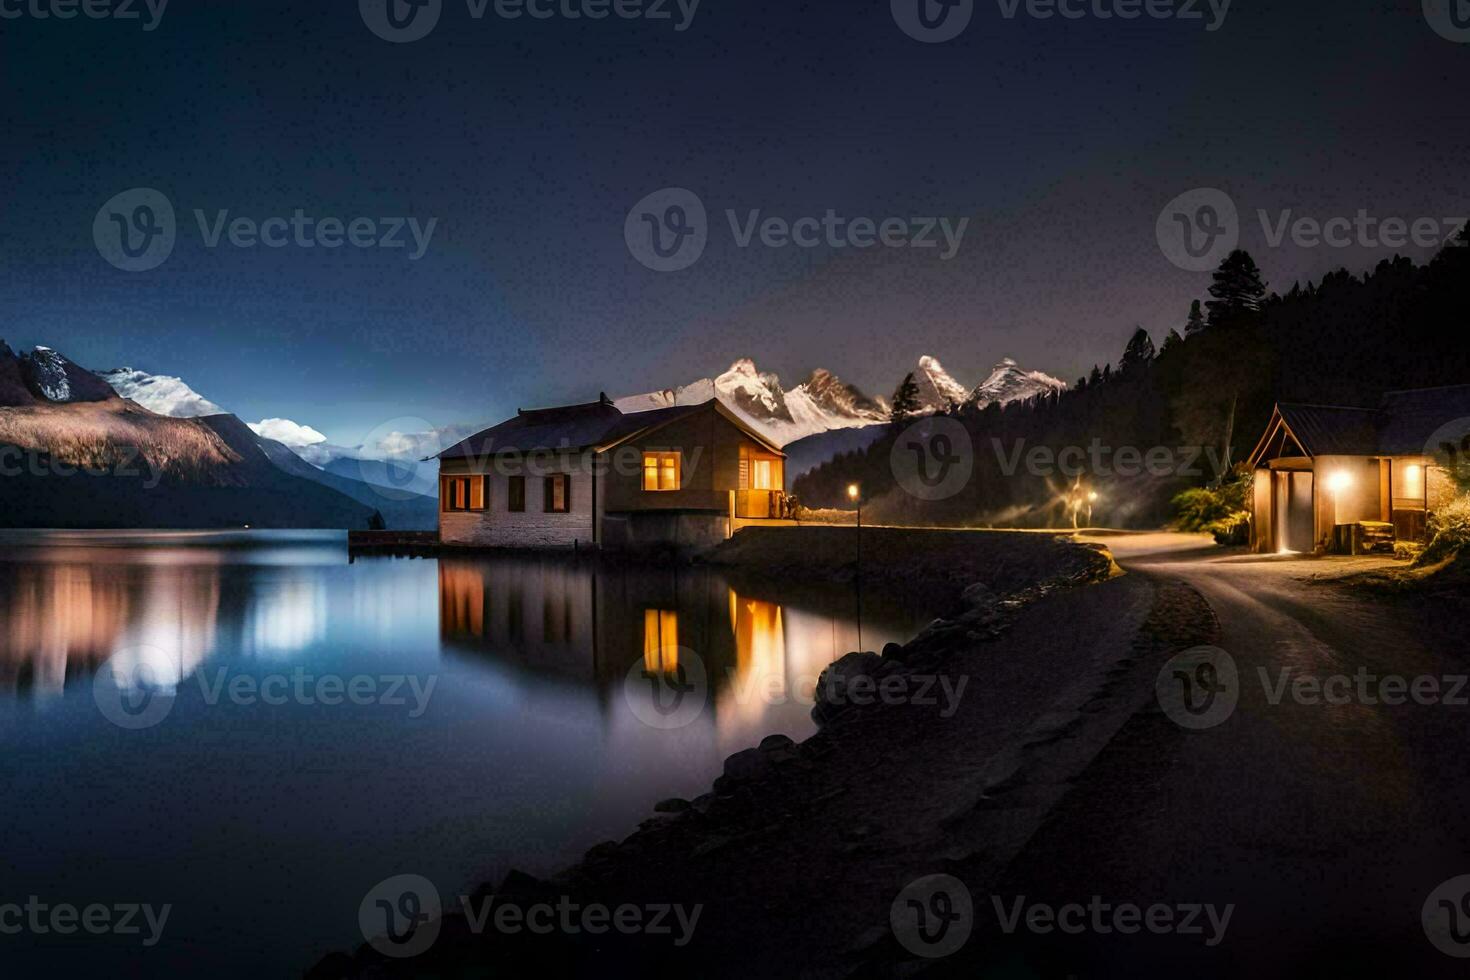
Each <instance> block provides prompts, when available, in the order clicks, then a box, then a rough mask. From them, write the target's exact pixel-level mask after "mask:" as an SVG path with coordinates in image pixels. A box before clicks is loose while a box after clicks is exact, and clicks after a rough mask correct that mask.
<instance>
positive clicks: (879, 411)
mask: <svg viewBox="0 0 1470 980" xmlns="http://www.w3.org/2000/svg"><path fill="white" fill-rule="evenodd" d="M797 392H803V393H805V395H806V397H807V398H809V399H810V400H811V403H812V405H813V406H815V407H816V408H818V409H820V410H821V411H823V412H825V413H827V414H828V415H831V416H834V417H838V418H850V419H866V420H868V421H870V422H886V421H888V405H887V403H886V402H884V401H883V399H881V398H869V397H868V396H867V395H865V394H863V392H862V391H861V390H860V389H859V388H858V387H857V386H856V385H850V384H848V383H847V382H846V381H843V380H842V379H841V378H839V377H837V375H835V374H833V373H832V372H831V371H827V370H825V369H823V368H817V369H816V370H815V371H813V372H812V373H811V375H810V376H809V377H808V378H807V379H806V380H805V381H803V382H802V383H801V384H799V385H797V386H796V388H795V389H793V391H792V392H791V394H792V395H795V394H796V393H797ZM788 400H789V399H788Z"/></svg>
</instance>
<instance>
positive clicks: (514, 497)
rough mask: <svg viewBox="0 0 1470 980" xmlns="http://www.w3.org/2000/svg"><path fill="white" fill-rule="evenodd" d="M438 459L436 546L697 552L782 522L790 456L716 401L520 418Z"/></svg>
mask: <svg viewBox="0 0 1470 980" xmlns="http://www.w3.org/2000/svg"><path fill="white" fill-rule="evenodd" d="M438 459H439V540H440V542H441V543H444V544H458V545H478V546H485V547H505V548H604V547H606V548H631V547H645V546H647V547H674V548H678V549H681V550H698V549H701V548H705V547H709V546H711V545H713V544H716V543H718V542H720V541H723V540H724V539H726V538H728V537H730V535H732V534H734V533H735V531H736V530H738V529H739V528H741V527H743V526H745V525H747V524H751V523H776V524H780V523H790V521H789V517H790V513H789V511H790V507H789V502H788V500H787V497H786V494H785V492H784V489H783V488H784V486H785V463H786V455H785V454H784V453H783V452H782V451H781V449H780V448H779V447H778V446H776V445H774V444H772V443H771V442H770V441H768V440H767V439H766V438H765V437H764V436H763V435H761V434H760V433H759V432H757V431H756V430H755V429H753V428H751V427H750V426H749V425H747V424H746V423H745V422H744V421H742V420H741V419H740V418H739V417H738V416H736V415H735V414H734V413H732V412H731V411H730V410H729V409H728V408H726V407H725V406H724V405H722V404H721V403H720V402H719V401H718V400H715V399H710V400H709V401H706V402H703V403H700V404H697V405H678V406H671V407H668V408H660V409H654V410H652V411H647V412H628V413H625V412H622V411H620V410H619V409H618V408H617V407H616V406H614V405H613V404H612V402H611V401H610V400H608V399H607V397H606V396H603V397H602V398H601V399H599V400H598V401H595V402H591V403H589V404H584V405H568V406H564V407H559V408H546V409H535V410H529V411H520V412H517V413H516V416H515V417H514V418H511V419H507V420H506V421H504V422H502V423H500V424H499V425H496V426H492V427H491V428H489V429H486V430H484V431H483V432H479V433H476V434H475V435H473V436H470V437H469V438H468V439H465V440H464V441H462V442H460V443H458V444H456V445H454V446H451V447H450V448H448V449H446V450H445V451H444V452H442V453H440V454H439V457H438Z"/></svg>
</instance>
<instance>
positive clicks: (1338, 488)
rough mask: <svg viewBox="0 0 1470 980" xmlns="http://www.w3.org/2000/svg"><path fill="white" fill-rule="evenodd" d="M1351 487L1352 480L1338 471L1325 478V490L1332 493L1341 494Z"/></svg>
mask: <svg viewBox="0 0 1470 980" xmlns="http://www.w3.org/2000/svg"><path fill="white" fill-rule="evenodd" d="M1352 485H1353V478H1352V477H1351V476H1349V475H1348V474H1347V473H1345V472H1343V471H1342V470H1338V471H1337V472H1336V473H1334V474H1332V475H1331V476H1329V477H1328V478H1327V489H1329V490H1331V491H1332V492H1333V493H1342V492H1343V491H1344V490H1346V489H1347V488H1348V487H1350V486H1352Z"/></svg>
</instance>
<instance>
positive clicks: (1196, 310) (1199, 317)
mask: <svg viewBox="0 0 1470 980" xmlns="http://www.w3.org/2000/svg"><path fill="white" fill-rule="evenodd" d="M1204 328H1205V315H1204V313H1203V311H1201V310H1200V306H1199V300H1195V301H1194V302H1193V303H1190V304H1189V319H1188V320H1186V321H1185V323H1184V332H1185V334H1187V335H1189V336H1191V337H1192V336H1194V335H1195V334H1197V333H1199V332H1200V331H1202V330H1204Z"/></svg>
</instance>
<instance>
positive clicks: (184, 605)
mask: <svg viewBox="0 0 1470 980" xmlns="http://www.w3.org/2000/svg"><path fill="white" fill-rule="evenodd" d="M219 595H220V579H219V569H218V568H216V567H212V566H202V567H193V568H176V567H166V566H157V567H151V568H149V569H148V572H147V581H146V582H145V583H144V584H143V588H142V603H141V605H140V607H139V608H138V610H137V614H136V616H135V617H134V619H133V620H132V622H130V623H129V624H128V625H127V628H126V629H124V630H123V631H122V632H121V633H120V634H119V635H118V637H117V640H116V642H115V643H114V644H113V649H112V651H111V652H112V653H113V654H114V655H115V656H116V657H117V659H118V663H117V664H116V666H117V667H119V668H124V667H126V668H129V669H133V668H136V669H137V671H140V672H139V673H137V676H142V677H145V678H147V679H148V681H149V683H150V684H152V685H156V686H158V687H171V686H173V685H176V684H178V682H179V681H181V680H183V679H184V678H185V677H187V676H189V674H191V673H192V672H193V671H194V668H196V667H198V666H199V664H200V663H201V662H203V660H204V658H205V657H207V656H209V654H210V653H211V652H212V651H213V650H214V646H215V635H216V630H217V628H218V623H217V619H218V614H219ZM118 676H127V675H126V674H124V673H123V672H122V671H121V670H120V671H118Z"/></svg>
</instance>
